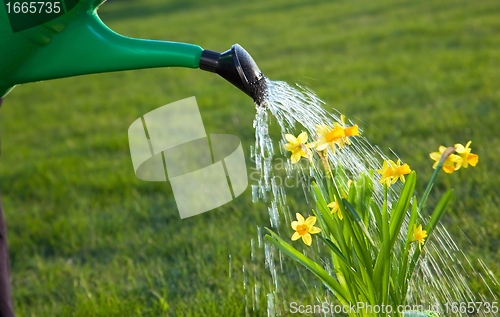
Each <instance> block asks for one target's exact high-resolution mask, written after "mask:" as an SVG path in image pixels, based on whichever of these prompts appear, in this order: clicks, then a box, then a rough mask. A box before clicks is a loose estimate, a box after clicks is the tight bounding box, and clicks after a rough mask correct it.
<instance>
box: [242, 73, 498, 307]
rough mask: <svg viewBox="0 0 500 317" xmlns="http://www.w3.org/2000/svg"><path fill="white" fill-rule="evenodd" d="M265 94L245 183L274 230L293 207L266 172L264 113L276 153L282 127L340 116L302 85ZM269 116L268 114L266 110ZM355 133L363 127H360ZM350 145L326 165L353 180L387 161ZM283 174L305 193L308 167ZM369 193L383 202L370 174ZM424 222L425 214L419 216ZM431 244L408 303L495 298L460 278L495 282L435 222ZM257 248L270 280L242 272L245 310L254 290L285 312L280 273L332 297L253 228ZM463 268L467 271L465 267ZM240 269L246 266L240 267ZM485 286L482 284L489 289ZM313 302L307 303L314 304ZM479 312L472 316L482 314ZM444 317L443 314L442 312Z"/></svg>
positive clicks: (375, 151)
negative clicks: (250, 177)
mask: <svg viewBox="0 0 500 317" xmlns="http://www.w3.org/2000/svg"><path fill="white" fill-rule="evenodd" d="M267 87H268V91H267V94H268V99H267V104H266V107H257V114H256V117H255V120H254V128H255V146H254V147H252V148H251V155H252V159H253V160H254V161H255V165H256V167H255V168H256V170H257V171H259V172H260V179H259V180H258V181H257V184H254V185H252V195H253V201H254V202H257V201H259V200H261V201H264V202H267V204H268V210H269V216H270V225H271V227H272V228H273V230H275V231H277V232H278V233H280V224H281V225H283V226H288V227H289V226H290V223H291V221H292V220H293V219H292V218H293V215H294V214H295V212H297V211H298V210H290V208H289V206H288V205H287V200H286V190H285V187H284V186H283V182H277V177H276V175H275V171H273V165H272V163H273V157H274V154H275V153H274V148H273V138H272V137H271V135H270V133H269V124H270V122H271V118H273V117H274V118H275V119H276V121H277V123H278V125H279V127H280V130H281V136H280V141H279V149H280V153H281V154H282V155H288V154H286V153H284V150H283V140H284V135H285V134H286V133H290V134H294V135H297V134H298V133H299V132H301V131H307V133H308V135H309V136H313V135H315V134H316V127H315V125H316V124H328V125H330V126H331V125H332V123H333V122H335V121H336V122H340V114H339V113H335V114H332V113H329V112H327V111H326V110H325V109H324V108H323V105H324V102H323V101H321V100H320V99H319V98H318V97H317V96H316V95H315V94H314V93H313V92H312V91H310V90H308V89H307V88H304V87H301V86H297V87H292V86H290V85H288V84H287V83H284V82H277V81H270V80H268V81H267ZM269 114H271V115H272V117H271V116H269ZM360 134H361V135H362V131H361V130H360ZM351 141H352V145H350V146H348V147H344V148H343V149H342V150H341V151H337V153H336V155H332V154H331V153H329V157H328V160H329V163H330V165H331V166H332V167H335V166H337V165H341V166H343V168H344V169H345V170H346V172H347V173H348V174H349V175H351V177H352V178H356V177H357V176H358V175H360V174H361V173H365V174H368V171H369V170H370V169H379V168H380V166H381V162H382V161H383V160H386V159H388V158H387V156H386V155H385V154H384V153H383V152H382V151H381V150H380V149H379V148H378V147H375V146H372V145H371V144H370V143H369V142H368V140H367V139H366V138H364V137H362V136H361V137H356V138H354V139H352V140H351ZM284 169H285V171H286V176H287V177H289V178H291V177H292V176H294V177H295V178H300V179H303V180H306V181H302V182H297V184H300V185H301V186H302V188H303V192H304V196H305V199H306V200H307V199H310V193H309V185H310V180H311V175H310V171H309V170H308V169H307V168H300V165H299V164H296V165H295V166H292V165H291V164H290V162H289V161H287V163H286V164H285V168H284ZM374 177H375V180H374V184H375V186H374V192H375V194H374V199H375V200H376V201H377V202H378V203H381V202H382V200H383V194H382V193H383V189H382V186H381V185H380V184H379V183H378V176H374ZM401 187H402V186H401V185H400V184H399V185H398V184H395V185H393V186H391V187H390V193H389V201H393V200H394V199H395V198H397V193H399V192H400V191H401ZM420 221H421V222H423V223H425V222H426V219H424V218H422V216H421V220H420ZM407 226H408V224H407V223H406V224H405V225H403V228H402V232H406V230H407ZM431 240H432V242H430V243H428V244H427V245H426V248H427V249H428V252H427V255H426V256H425V257H424V258H423V259H422V260H421V263H420V265H419V266H418V270H417V272H416V274H414V278H413V280H412V281H411V282H410V291H409V294H408V304H410V305H424V306H425V307H428V306H429V305H436V304H437V305H438V307H440V309H441V313H442V315H443V313H444V312H445V311H446V307H445V306H444V304H445V303H469V302H476V301H486V300H487V298H489V299H490V300H491V298H496V295H495V294H494V293H493V292H492V291H491V289H490V294H474V292H472V291H471V289H470V287H469V286H468V285H467V283H466V278H467V277H468V274H467V271H469V272H473V274H477V275H479V276H480V277H481V278H482V280H483V281H484V283H485V284H486V286H488V283H490V284H492V285H498V281H497V280H496V278H495V277H494V276H493V274H492V272H491V271H490V270H489V269H488V268H487V267H486V265H485V264H484V263H483V262H482V261H480V264H481V266H482V268H483V271H484V274H483V273H482V272H477V271H476V270H475V269H474V267H473V266H472V264H471V262H470V261H469V259H468V258H467V256H466V255H465V254H464V253H463V252H462V251H461V250H460V248H458V246H457V245H456V244H455V243H454V241H453V239H452V238H451V237H450V235H449V234H448V232H447V230H446V229H445V228H444V227H443V226H442V225H440V226H438V228H436V230H435V232H434V234H433V238H432V239H431ZM315 241H316V243H315V244H313V245H312V247H311V248H308V251H307V252H309V254H308V256H310V257H312V258H313V260H315V261H317V262H321V263H322V264H323V265H324V267H325V268H326V269H327V271H329V272H332V269H333V265H332V263H331V262H328V260H325V259H328V256H326V257H325V256H321V255H322V251H321V250H322V246H321V245H320V244H319V243H318V242H317V239H316V240H315ZM258 247H259V249H260V250H263V251H264V253H265V266H266V269H267V270H268V273H267V274H270V276H271V280H272V283H269V282H268V283H265V282H263V281H264V280H265V278H263V277H262V276H260V274H261V273H259V271H258V270H256V269H254V270H253V273H249V272H245V289H248V295H249V296H251V297H252V298H253V299H252V300H251V301H250V300H249V299H247V307H246V312H247V314H248V313H250V314H251V312H250V311H253V312H256V311H260V308H259V307H257V306H258V305H259V294H260V292H267V296H266V303H265V305H267V315H268V316H283V315H287V311H288V309H289V306H288V302H287V301H288V300H289V299H288V298H287V295H286V290H284V289H283V288H282V287H281V286H280V283H279V280H280V275H283V276H284V279H285V280H286V276H287V275H290V274H293V275H294V276H296V275H298V276H299V279H300V280H301V281H302V283H303V284H304V285H303V286H302V288H303V290H305V291H306V292H307V293H308V294H310V295H311V297H313V298H314V299H315V300H317V301H318V302H319V301H325V300H326V301H329V302H335V299H334V297H333V296H332V294H331V293H329V291H328V290H326V289H325V287H323V285H321V284H320V283H318V282H316V281H314V282H313V281H311V280H310V279H308V280H307V281H306V280H304V279H303V278H302V274H304V271H305V269H304V268H303V267H301V266H300V265H299V264H296V263H295V262H294V263H293V264H292V265H289V264H285V267H284V264H283V263H284V261H283V256H282V254H281V253H280V252H279V251H277V250H275V249H274V248H273V247H272V246H271V245H269V244H267V243H262V230H261V228H259V243H258ZM255 252H256V250H255V246H254V242H253V241H252V262H253V261H255V256H254V253H255ZM466 268H467V269H468V270H466ZM244 270H245V268H244ZM249 274H253V278H252V280H253V283H252V284H253V287H252V288H251V290H250V287H249V286H248V275H249ZM488 289H489V287H488ZM313 304H314V303H313ZM486 315H488V314H485V313H483V312H480V313H479V314H478V316H486ZM443 316H444V315H443ZM446 316H461V313H460V312H457V313H453V312H450V311H448V313H447V314H446Z"/></svg>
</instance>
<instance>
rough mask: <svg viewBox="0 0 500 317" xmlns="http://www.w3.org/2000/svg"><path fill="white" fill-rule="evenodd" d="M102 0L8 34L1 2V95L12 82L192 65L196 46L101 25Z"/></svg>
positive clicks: (89, 0) (87, 1) (82, 1)
mask: <svg viewBox="0 0 500 317" xmlns="http://www.w3.org/2000/svg"><path fill="white" fill-rule="evenodd" d="M103 2H104V1H103V0H80V1H79V2H78V4H77V5H76V6H75V7H74V8H73V9H71V10H70V11H69V12H67V13H65V14H64V15H62V16H60V17H58V18H56V19H54V20H52V21H49V22H47V23H45V24H43V25H39V26H36V27H33V28H31V29H27V30H24V31H20V32H17V33H13V32H12V29H11V26H10V24H9V20H8V16H7V11H6V7H5V6H4V5H3V4H0V97H3V96H5V95H6V94H7V93H8V92H9V91H10V90H11V89H12V88H13V87H14V86H15V85H18V84H23V83H29V82H35V81H41V80H48V79H55V78H64V77H71V76H78V75H84V74H93V73H102V72H112V71H120V70H132V69H142V68H152V67H175V66H177V67H189V68H197V67H198V66H199V61H200V57H201V53H202V52H203V49H202V48H201V47H200V46H197V45H191V44H185V43H175V42H162V41H150V40H140V39H132V38H128V37H125V36H122V35H119V34H117V33H115V32H113V31H112V30H110V29H109V28H108V27H107V26H106V25H104V24H103V23H102V21H101V20H100V19H99V17H98V15H97V8H98V7H99V6H100V5H101V4H102V3H103Z"/></svg>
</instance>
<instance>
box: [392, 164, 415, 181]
mask: <svg viewBox="0 0 500 317" xmlns="http://www.w3.org/2000/svg"><path fill="white" fill-rule="evenodd" d="M389 163H390V164H391V165H392V166H393V167H394V175H393V176H392V183H393V184H394V183H395V182H397V181H398V178H399V179H401V181H402V182H403V183H404V182H405V175H406V174H410V173H411V169H410V166H409V165H408V164H406V163H405V164H403V165H401V160H399V159H398V163H397V164H395V163H394V162H393V161H389Z"/></svg>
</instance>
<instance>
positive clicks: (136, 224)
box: [0, 0, 500, 316]
mask: <svg viewBox="0 0 500 317" xmlns="http://www.w3.org/2000/svg"><path fill="white" fill-rule="evenodd" d="M99 12H100V13H101V17H102V19H103V21H105V22H106V23H107V24H108V25H109V26H110V27H111V28H112V29H114V30H116V31H117V32H118V33H121V34H124V35H128V36H132V37H140V38H149V39H159V40H171V41H181V42H188V43H195V44H198V45H201V46H202V47H204V48H207V49H211V50H218V51H223V50H226V49H228V48H229V47H230V46H231V45H232V44H233V43H239V44H241V45H242V46H243V47H245V49H247V51H248V52H250V53H251V54H252V56H253V57H254V58H255V60H256V61H257V63H258V65H259V67H260V68H261V70H263V71H264V72H265V74H266V75H267V76H268V77H269V78H271V79H274V80H285V81H288V82H290V83H293V82H298V83H300V84H302V85H306V86H308V87H310V88H311V89H312V90H314V91H316V92H317V94H318V95H319V96H320V97H321V98H322V99H324V100H325V101H326V102H327V106H328V107H333V108H336V109H338V110H339V111H340V112H342V113H344V114H346V115H347V116H348V117H349V118H351V119H352V120H354V121H356V122H357V123H358V124H359V125H360V127H361V128H362V129H363V135H364V136H366V137H367V138H368V139H369V140H370V141H371V143H372V144H377V145H379V146H380V147H381V148H382V149H383V150H384V151H385V152H386V153H389V148H391V149H393V150H394V151H395V152H396V153H397V154H398V155H400V157H401V158H402V159H403V160H404V161H405V162H406V163H408V164H409V165H410V166H411V167H412V169H415V170H417V172H418V173H419V183H417V189H419V190H420V192H421V193H422V192H423V189H424V185H425V183H426V180H427V179H429V178H430V176H431V174H432V168H431V166H432V162H431V160H430V158H429V157H428V154H429V153H430V152H432V151H436V150H437V148H438V146H439V145H440V144H443V145H453V144H454V143H456V142H460V143H463V144H465V143H466V142H467V141H469V140H472V141H473V143H472V148H473V152H474V153H476V154H479V157H480V158H479V164H478V166H477V167H475V168H469V169H467V170H463V169H462V170H460V171H458V172H457V173H454V174H453V175H444V173H443V174H442V175H440V177H439V178H438V182H437V184H436V185H437V186H436V189H437V191H438V192H439V193H440V194H439V195H437V194H436V195H435V194H431V196H430V200H432V199H434V197H440V196H441V194H442V193H443V192H444V191H445V190H446V189H448V188H450V187H453V188H455V190H456V197H457V198H456V199H455V201H454V202H452V205H451V206H452V208H451V210H449V211H448V212H447V214H446V216H445V217H444V219H443V222H444V223H445V225H446V227H447V228H448V229H449V231H450V233H451V235H452V236H453V237H454V239H455V241H456V242H457V244H458V245H459V246H460V247H461V248H462V249H464V250H465V252H466V253H467V254H469V255H470V258H471V259H472V260H473V259H477V258H480V259H482V260H483V261H484V262H485V263H486V264H487V265H488V266H489V267H490V268H491V270H492V271H493V272H494V273H495V274H496V275H497V276H500V264H499V261H498V260H499V258H500V249H499V242H500V230H499V229H500V216H499V212H500V210H499V208H498V205H499V203H500V199H499V197H498V193H499V191H498V189H499V188H500V167H499V165H498V161H499V159H498V157H499V155H500V139H499V138H498V135H499V134H500V126H499V125H498V122H499V119H500V112H499V111H498V109H499V106H500V84H499V83H500V72H499V71H498V67H499V65H500V37H499V36H498V34H499V32H500V20H499V19H498V15H499V14H500V4H499V3H498V1H496V0H485V1H472V0H457V1H451V0H447V1H443V0H437V1H421V2H418V1H417V2H416V1H395V0H390V1H389V0H380V1H368V0H359V1H298V0H287V1H284V0H272V1H263V0H262V1H261V0H258V1H251V2H250V1H248V2H245V3H243V2H241V3H239V2H234V1H222V0H219V1H211V2H210V3H207V2H204V1H194V0H193V1H176V2H173V1H166V0H165V1H164V0H142V1H140V2H139V1H110V2H109V3H106V4H104V5H103V7H102V8H101V9H100V11H99ZM75 62H78V61H75ZM190 96H196V98H197V101H198V104H199V106H200V109H201V114H202V116H203V119H204V123H205V128H206V130H207V132H208V133H229V134H234V135H237V136H238V137H239V138H240V139H242V141H243V143H244V150H245V153H246V155H247V157H248V156H249V151H248V149H249V146H250V145H251V143H252V142H253V133H254V131H253V128H252V120H253V116H254V109H253V105H252V102H251V100H250V99H249V98H248V97H247V96H246V95H244V94H243V93H241V92H240V91H239V90H237V89H236V88H234V87H232V86H231V85H230V84H228V83H226V82H225V81H224V80H222V79H220V78H218V77H217V76H214V75H213V74H209V73H205V72H201V71H199V70H191V69H174V68H171V69H154V70H140V71H131V72H121V73H111V74H99V75H90V76H83V77H79V78H68V79H61V80H54V81H48V82H43V83H36V84H29V85H22V86H20V87H17V88H16V89H14V90H13V91H12V92H11V93H10V94H9V95H8V97H7V99H6V101H5V104H4V105H3V106H2V109H1V111H0V120H1V121H0V123H1V132H2V155H1V157H0V175H1V176H0V192H1V193H2V199H3V205H4V209H5V214H6V215H5V216H6V221H7V225H8V230H9V231H8V234H9V236H8V238H9V244H10V254H11V265H12V268H11V269H12V283H13V292H14V300H15V307H16V312H17V314H18V315H19V316H141V315H144V316H160V315H169V316H242V315H244V309H245V299H244V296H245V290H244V289H243V273H242V266H243V265H246V267H247V268H248V267H251V266H252V265H259V266H262V267H263V266H264V262H263V261H257V263H252V261H251V259H250V253H251V245H250V240H251V239H256V237H257V226H268V224H269V220H268V215H267V207H266V206H265V205H264V204H252V202H251V190H250V189H248V190H247V191H246V192H245V193H244V194H243V195H241V196H240V197H239V198H237V199H236V200H235V201H233V202H231V203H229V204H227V205H225V206H222V207H220V208H218V209H217V210H214V211H210V212H207V213H205V214H202V215H199V216H196V217H192V218H189V219H185V220H182V221H181V220H180V219H179V215H178V212H177V209H176V207H175V201H174V198H173V195H172V191H171V189H170V187H169V185H168V184H167V183H148V182H143V181H140V180H138V179H136V177H135V175H134V173H133V170H132V164H131V159H130V154H129V148H128V140H127V129H128V126H129V125H130V124H131V123H132V122H133V121H134V120H135V119H136V118H138V117H139V116H141V115H142V114H144V113H146V112H148V111H151V110H153V109H155V108H158V107H160V106H162V105H164V104H167V103H170V102H174V101H177V100H179V99H183V98H186V97H190ZM274 131H275V132H276V129H275V130H274ZM275 135H277V134H275ZM295 197H297V198H298V199H299V200H300V198H299V197H300V196H295ZM430 204H431V202H430ZM290 205H291V207H292V208H293V207H295V206H300V201H298V202H295V201H292V200H290ZM229 255H231V259H232V261H231V262H232V276H231V277H229V274H228V271H229ZM473 265H474V266H475V267H477V268H479V263H478V261H477V260H474V261H473ZM293 274H297V273H296V272H293V273H292V276H295V275H293ZM302 274H303V275H304V276H305V277H307V278H311V279H312V277H311V276H310V275H307V274H309V273H306V272H305V271H304V272H302ZM479 281H480V279H479V277H478V276H474V275H471V277H470V284H471V285H472V287H473V288H474V290H476V291H477V292H486V291H487V290H486V289H485V288H484V286H482V285H481V284H480V283H479ZM266 283H267V282H266ZM300 288H301V287H300V285H296V287H295V288H291V289H290V291H289V292H290V298H289V299H288V300H289V301H290V300H293V299H296V298H298V297H299V296H302V298H303V297H307V295H304V294H302V295H300V294H299V292H298V291H299V290H300ZM494 291H496V292H499V291H498V287H497V288H496V289H494ZM312 300H313V299H312V298H311V299H309V302H311V303H312ZM261 313H262V314H264V313H265V309H264V310H262V311H261Z"/></svg>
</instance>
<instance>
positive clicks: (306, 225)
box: [292, 213, 321, 246]
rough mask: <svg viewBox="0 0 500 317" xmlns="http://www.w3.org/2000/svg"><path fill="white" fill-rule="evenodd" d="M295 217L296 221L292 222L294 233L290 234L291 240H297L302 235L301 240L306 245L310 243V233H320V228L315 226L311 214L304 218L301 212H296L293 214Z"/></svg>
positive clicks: (314, 219)
mask: <svg viewBox="0 0 500 317" xmlns="http://www.w3.org/2000/svg"><path fill="white" fill-rule="evenodd" d="M295 216H296V217H297V221H293V222H292V229H293V230H295V233H294V234H293V236H292V241H295V240H298V239H300V238H301V237H302V241H304V243H305V244H306V245H308V246H310V245H311V243H312V237H311V234H315V233H320V232H321V229H320V228H318V227H315V226H314V224H315V223H316V217H314V216H311V217H309V218H307V219H306V220H304V217H302V215H301V214H299V213H297V214H296V215H295Z"/></svg>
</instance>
